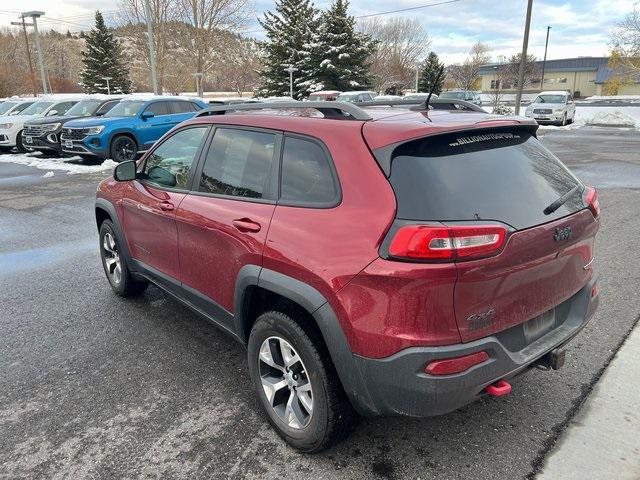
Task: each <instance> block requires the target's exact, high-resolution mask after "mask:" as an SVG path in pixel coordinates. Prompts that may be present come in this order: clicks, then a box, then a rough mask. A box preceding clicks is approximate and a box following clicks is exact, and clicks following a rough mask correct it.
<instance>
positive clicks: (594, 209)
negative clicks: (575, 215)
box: [584, 187, 600, 219]
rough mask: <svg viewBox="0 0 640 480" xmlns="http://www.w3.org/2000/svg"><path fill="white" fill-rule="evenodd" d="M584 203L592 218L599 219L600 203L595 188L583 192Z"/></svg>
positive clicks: (588, 188)
mask: <svg viewBox="0 0 640 480" xmlns="http://www.w3.org/2000/svg"><path fill="white" fill-rule="evenodd" d="M584 201H585V203H586V204H587V205H588V206H589V210H591V213H592V214H593V217H594V218H596V219H597V218H598V217H600V201H599V200H598V191H597V190H596V189H595V187H587V188H586V189H585V191H584Z"/></svg>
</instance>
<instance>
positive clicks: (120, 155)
mask: <svg viewBox="0 0 640 480" xmlns="http://www.w3.org/2000/svg"><path fill="white" fill-rule="evenodd" d="M135 156H136V146H135V143H134V142H133V140H131V139H130V138H128V137H121V138H119V139H117V140H116V144H115V146H114V157H116V158H114V160H115V161H116V162H119V163H120V162H126V161H128V160H133V159H134V158H135Z"/></svg>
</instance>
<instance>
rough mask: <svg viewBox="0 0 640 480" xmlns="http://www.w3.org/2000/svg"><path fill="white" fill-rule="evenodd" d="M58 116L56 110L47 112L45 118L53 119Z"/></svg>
mask: <svg viewBox="0 0 640 480" xmlns="http://www.w3.org/2000/svg"><path fill="white" fill-rule="evenodd" d="M57 114H58V110H49V111H48V112H47V117H53V116H54V115H57Z"/></svg>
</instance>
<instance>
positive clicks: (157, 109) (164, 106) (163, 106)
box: [145, 102, 171, 117]
mask: <svg viewBox="0 0 640 480" xmlns="http://www.w3.org/2000/svg"><path fill="white" fill-rule="evenodd" d="M145 112H152V113H153V115H154V116H156V117H157V116H159V115H168V114H169V113H171V112H170V111H169V102H156V103H152V104H151V105H149V106H148V107H147V109H146V110H145Z"/></svg>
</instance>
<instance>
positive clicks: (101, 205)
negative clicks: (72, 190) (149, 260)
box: [95, 198, 135, 269]
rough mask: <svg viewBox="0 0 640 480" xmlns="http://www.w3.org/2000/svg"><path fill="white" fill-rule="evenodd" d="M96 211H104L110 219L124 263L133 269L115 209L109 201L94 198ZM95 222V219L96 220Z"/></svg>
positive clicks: (133, 263)
mask: <svg viewBox="0 0 640 480" xmlns="http://www.w3.org/2000/svg"><path fill="white" fill-rule="evenodd" d="M98 209H100V210H103V211H105V212H106V213H107V214H108V215H109V218H110V219H111V223H112V224H113V229H114V230H115V233H116V237H117V238H118V243H119V244H120V250H121V252H122V255H123V256H124V257H125V261H126V262H127V265H129V268H130V269H133V268H135V267H134V265H135V262H132V261H131V252H129V246H128V245H127V239H126V237H125V236H124V231H123V230H122V225H121V224H120V217H119V216H118V212H117V210H116V207H115V206H114V205H113V203H111V202H110V201H109V200H106V199H104V198H96V203H95V210H96V211H97V210H98ZM96 222H97V218H96ZM99 229H100V227H98V230H99Z"/></svg>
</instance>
